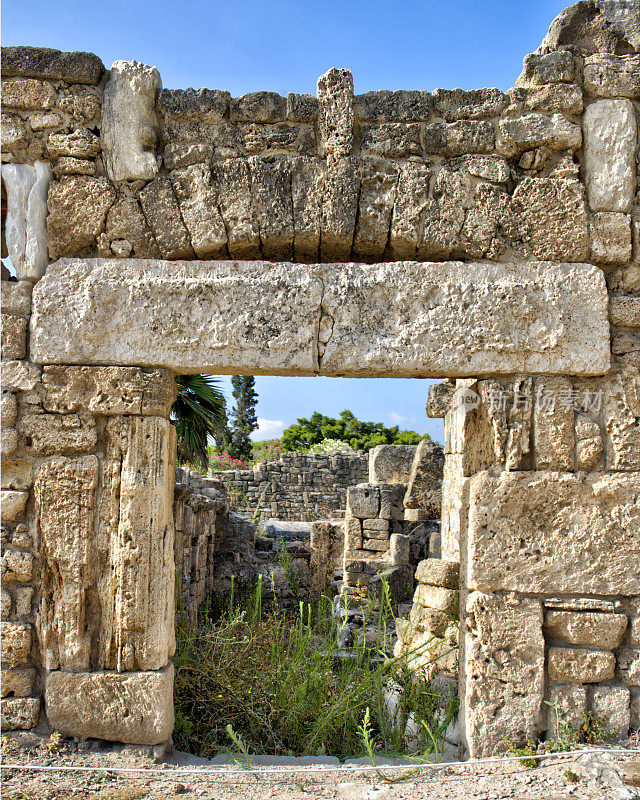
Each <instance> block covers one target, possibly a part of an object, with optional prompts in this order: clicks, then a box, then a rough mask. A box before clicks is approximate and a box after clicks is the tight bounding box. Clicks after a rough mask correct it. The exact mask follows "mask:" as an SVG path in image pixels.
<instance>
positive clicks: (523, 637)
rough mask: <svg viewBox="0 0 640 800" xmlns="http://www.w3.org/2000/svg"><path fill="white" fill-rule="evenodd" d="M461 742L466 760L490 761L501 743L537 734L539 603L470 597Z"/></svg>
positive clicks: (539, 727) (540, 661) (477, 594)
mask: <svg viewBox="0 0 640 800" xmlns="http://www.w3.org/2000/svg"><path fill="white" fill-rule="evenodd" d="M464 626H465V627H464V630H465V647H464V656H465V674H466V685H465V689H464V691H465V694H464V696H463V698H462V703H463V711H462V714H461V718H462V719H464V723H463V725H464V730H463V738H464V739H465V740H466V745H467V748H468V750H469V755H470V756H471V758H484V757H487V756H492V755H495V754H496V753H498V752H500V751H501V750H502V749H503V748H504V737H505V736H508V737H509V738H511V739H513V740H514V741H523V742H526V741H527V740H528V739H534V740H535V738H536V736H537V734H538V733H539V731H541V730H542V727H543V725H544V722H543V703H542V701H543V697H544V675H545V669H544V638H543V636H542V606H541V603H540V601H539V600H534V599H525V598H517V597H510V596H506V597H505V596H500V595H486V594H481V593H480V592H472V593H471V594H470V595H469V597H468V599H467V604H466V617H465V623H464Z"/></svg>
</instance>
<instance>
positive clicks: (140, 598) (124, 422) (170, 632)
mask: <svg viewBox="0 0 640 800" xmlns="http://www.w3.org/2000/svg"><path fill="white" fill-rule="evenodd" d="M107 436H108V438H109V440H110V443H109V448H108V449H109V456H110V457H109V458H108V459H107V467H106V470H107V471H108V474H107V473H106V472H105V479H104V484H105V489H104V490H103V491H107V490H110V491H111V498H110V499H109V498H105V497H103V500H102V503H103V506H102V508H103V509H104V510H105V516H104V518H103V519H101V520H100V526H101V528H102V527H103V526H104V531H102V532H101V533H100V534H99V542H100V547H101V548H102V549H103V553H104V548H105V546H108V548H109V555H108V559H109V562H110V565H111V567H112V573H111V575H112V578H111V581H110V582H109V583H107V582H106V581H105V582H104V583H103V584H101V586H100V602H101V606H102V626H101V641H100V652H101V666H102V667H103V668H105V669H115V670H117V671H118V672H123V671H130V670H149V669H160V668H162V667H164V666H165V665H166V663H167V660H168V658H169V657H170V656H171V655H172V654H173V651H174V648H175V634H174V619H173V615H174V561H173V483H174V477H175V476H174V472H175V467H174V465H175V432H174V429H173V426H172V425H171V423H170V422H169V421H168V420H166V419H161V418H159V417H124V418H120V419H118V418H116V419H114V420H113V421H110V422H109V426H108V430H107ZM118 453H119V455H118ZM119 460H121V469H120V475H119V477H118V475H117V469H114V462H115V465H116V466H117V463H118V461H119ZM118 493H119V494H118ZM118 496H119V501H118V503H117V505H118V507H117V509H116V508H115V498H116V497H118ZM109 509H110V510H109ZM116 517H117V528H116Z"/></svg>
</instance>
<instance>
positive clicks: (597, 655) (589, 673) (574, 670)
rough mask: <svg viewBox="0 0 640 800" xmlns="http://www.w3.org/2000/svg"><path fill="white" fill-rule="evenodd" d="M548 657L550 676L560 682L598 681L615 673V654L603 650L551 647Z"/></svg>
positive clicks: (611, 676)
mask: <svg viewBox="0 0 640 800" xmlns="http://www.w3.org/2000/svg"><path fill="white" fill-rule="evenodd" d="M548 658H549V677H550V678H551V680H552V681H557V682H558V683H598V682H600V681H610V680H611V679H612V678H613V676H614V674H615V667H616V659H615V656H614V655H613V653H606V652H603V651H601V650H578V649H577V648H574V647H550V648H549V656H548Z"/></svg>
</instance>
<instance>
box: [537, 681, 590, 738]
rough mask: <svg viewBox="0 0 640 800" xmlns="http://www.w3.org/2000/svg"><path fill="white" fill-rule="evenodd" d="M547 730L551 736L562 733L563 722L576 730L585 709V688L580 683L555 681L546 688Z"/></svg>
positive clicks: (582, 718) (581, 720)
mask: <svg viewBox="0 0 640 800" xmlns="http://www.w3.org/2000/svg"><path fill="white" fill-rule="evenodd" d="M547 702H548V703H549V705H548V706H547V709H548V710H547V731H548V732H549V736H550V737H552V738H555V737H557V736H558V735H560V734H562V733H563V727H564V726H563V723H568V724H569V725H570V726H571V727H572V728H574V729H575V730H578V729H579V728H580V726H581V725H582V723H583V722H584V712H585V711H586V710H587V688H586V686H582V684H575V683H566V684H562V683H555V684H551V686H550V687H549V689H548V700H547Z"/></svg>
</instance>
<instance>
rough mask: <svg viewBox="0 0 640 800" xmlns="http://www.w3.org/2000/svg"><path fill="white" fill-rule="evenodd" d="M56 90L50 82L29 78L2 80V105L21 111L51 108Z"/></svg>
mask: <svg viewBox="0 0 640 800" xmlns="http://www.w3.org/2000/svg"><path fill="white" fill-rule="evenodd" d="M56 98H57V95H56V90H55V89H54V88H53V86H52V85H51V84H50V83H46V82H45V81H37V80H33V79H31V78H24V79H16V80H12V81H6V80H5V81H2V105H3V106H8V107H9V108H17V109H20V110H21V111H41V110H46V109H49V108H53V106H54V105H55V103H56Z"/></svg>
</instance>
